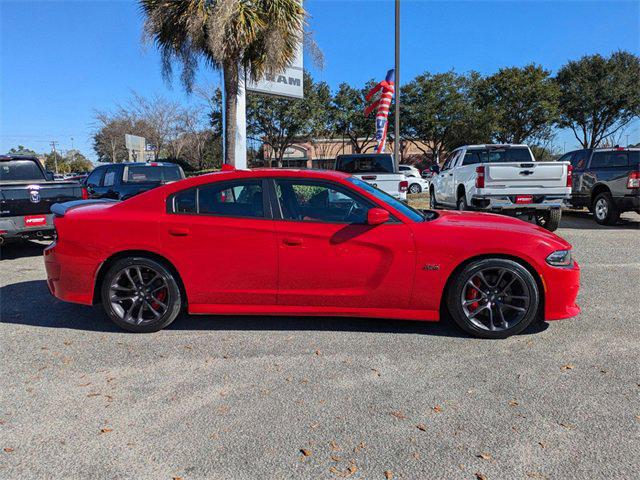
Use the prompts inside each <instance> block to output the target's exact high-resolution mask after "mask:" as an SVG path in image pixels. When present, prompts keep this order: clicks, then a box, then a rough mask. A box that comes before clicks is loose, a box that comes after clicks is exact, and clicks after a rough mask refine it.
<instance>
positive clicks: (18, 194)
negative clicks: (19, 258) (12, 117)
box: [0, 155, 86, 245]
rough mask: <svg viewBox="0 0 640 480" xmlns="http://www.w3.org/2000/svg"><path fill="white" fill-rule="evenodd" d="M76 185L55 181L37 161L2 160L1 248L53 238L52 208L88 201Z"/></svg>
mask: <svg viewBox="0 0 640 480" xmlns="http://www.w3.org/2000/svg"><path fill="white" fill-rule="evenodd" d="M85 193H86V192H83V188H82V186H81V185H80V184H79V183H78V182H73V181H54V180H53V174H52V173H50V172H49V173H48V172H46V171H45V170H44V168H43V167H42V164H41V163H40V161H39V160H38V159H37V158H36V157H29V156H15V155H6V156H0V245H2V244H4V243H5V242H9V241H12V240H21V239H29V238H51V237H52V236H53V234H54V228H53V222H52V217H53V215H52V214H51V212H50V211H49V209H50V207H51V205H53V204H54V203H58V202H67V201H69V200H76V199H81V198H86V195H84V194H85Z"/></svg>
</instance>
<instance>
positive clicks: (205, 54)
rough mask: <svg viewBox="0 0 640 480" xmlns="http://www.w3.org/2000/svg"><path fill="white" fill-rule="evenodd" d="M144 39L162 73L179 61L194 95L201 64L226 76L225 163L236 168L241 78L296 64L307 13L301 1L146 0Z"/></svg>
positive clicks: (168, 73)
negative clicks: (154, 52) (150, 45)
mask: <svg viewBox="0 0 640 480" xmlns="http://www.w3.org/2000/svg"><path fill="white" fill-rule="evenodd" d="M140 6H141V8H142V11H143V12H144V14H145V15H146V20H145V24H144V36H145V39H146V40H147V41H149V42H153V43H154V44H155V45H156V47H157V48H158V49H159V51H160V54H161V57H162V73H163V75H164V76H165V78H166V79H168V80H170V79H171V76H172V64H173V62H174V61H176V62H177V63H179V64H180V65H181V67H182V74H181V80H182V83H183V85H184V86H185V89H186V90H187V91H188V92H190V91H191V89H192V87H193V80H194V76H195V71H196V69H197V67H198V64H199V61H200V60H204V62H205V63H206V64H207V65H209V66H211V67H213V68H214V69H216V70H222V72H223V76H224V91H225V115H226V125H225V163H229V164H232V165H233V164H234V156H233V152H234V149H235V138H236V128H235V125H236V107H237V106H236V95H237V93H238V75H239V74H242V73H244V72H247V73H248V74H249V75H250V76H251V79H253V80H257V79H258V78H260V77H262V76H263V75H265V74H267V73H279V72H281V71H282V70H284V69H285V68H286V67H288V66H289V65H290V64H291V62H292V61H293V59H294V57H295V53H296V48H297V45H298V42H299V41H300V39H301V38H302V37H303V33H304V32H303V29H304V24H305V18H306V12H305V10H304V8H303V6H302V2H301V1H300V0H140Z"/></svg>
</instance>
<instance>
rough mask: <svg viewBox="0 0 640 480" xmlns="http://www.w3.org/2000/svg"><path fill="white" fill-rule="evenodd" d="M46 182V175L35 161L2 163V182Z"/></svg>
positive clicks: (0, 172) (0, 164)
mask: <svg viewBox="0 0 640 480" xmlns="http://www.w3.org/2000/svg"><path fill="white" fill-rule="evenodd" d="M20 180H44V175H43V174H42V171H41V170H40V168H38V165H36V162H34V161H33V160H10V161H8V162H0V181H20Z"/></svg>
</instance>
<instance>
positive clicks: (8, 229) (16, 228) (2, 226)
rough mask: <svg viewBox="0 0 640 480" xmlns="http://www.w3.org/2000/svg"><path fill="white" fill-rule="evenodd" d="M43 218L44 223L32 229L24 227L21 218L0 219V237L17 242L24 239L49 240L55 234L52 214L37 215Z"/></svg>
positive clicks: (23, 221) (22, 218)
mask: <svg viewBox="0 0 640 480" xmlns="http://www.w3.org/2000/svg"><path fill="white" fill-rule="evenodd" d="M37 216H38V217H40V216H42V217H45V219H46V223H45V224H44V225H38V226H34V227H30V226H26V225H25V220H24V217H23V216H19V217H4V218H0V232H4V233H0V236H2V237H3V238H4V239H5V240H7V241H10V240H19V239H26V238H43V237H47V238H51V237H53V236H54V234H55V228H54V226H53V214H50V213H49V214H42V215H37Z"/></svg>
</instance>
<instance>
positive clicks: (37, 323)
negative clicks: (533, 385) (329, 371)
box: [0, 280, 548, 337]
mask: <svg viewBox="0 0 640 480" xmlns="http://www.w3.org/2000/svg"><path fill="white" fill-rule="evenodd" d="M0 323H7V324H20V325H29V326H33V327H44V328H70V329H76V330H86V331H94V332H117V333H125V332H124V330H121V329H120V328H119V327H117V326H116V325H115V324H113V323H112V322H111V321H110V320H109V319H108V318H107V316H106V315H105V313H104V312H103V311H102V308H101V306H99V305H98V306H93V307H91V306H86V305H76V304H72V303H67V302H62V301H60V300H57V299H55V298H54V297H52V296H51V294H50V293H49V291H48V289H47V284H46V282H45V281H44V280H32V281H28V282H19V283H12V284H9V285H5V286H3V287H0ZM547 328H548V324H547V323H542V322H540V323H535V324H534V325H532V326H530V327H529V328H528V329H527V330H525V331H524V332H523V334H534V333H539V332H542V331H544V330H546V329H547ZM167 329H169V330H210V331H214V330H242V331H248V330H255V331H266V330H273V331H296V330H299V331H314V330H317V331H343V332H371V333H394V334H421V335H431V336H444V337H466V336H467V335H466V334H465V333H463V332H462V331H461V330H460V329H458V328H457V327H456V326H455V325H453V322H452V321H451V320H448V319H445V320H444V321H442V322H417V321H406V320H386V319H377V318H354V317H278V316H260V315H255V316H246V315H245V316H242V315H238V316H228V315H220V316H218V315H197V316H196V315H182V316H180V317H179V318H178V319H176V321H175V322H173V323H172V324H171V325H170V326H169V327H167Z"/></svg>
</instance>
